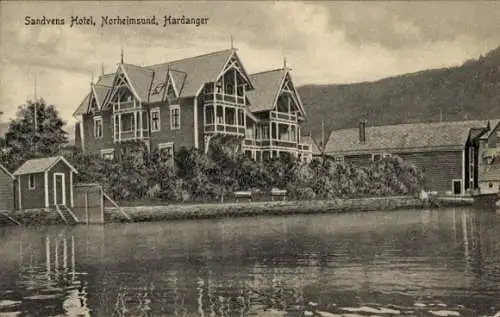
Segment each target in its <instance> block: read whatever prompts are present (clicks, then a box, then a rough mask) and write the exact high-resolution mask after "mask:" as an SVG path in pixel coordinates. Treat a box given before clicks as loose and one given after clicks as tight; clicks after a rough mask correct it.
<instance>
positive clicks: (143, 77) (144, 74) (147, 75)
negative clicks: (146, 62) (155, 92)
mask: <svg viewBox="0 0 500 317" xmlns="http://www.w3.org/2000/svg"><path fill="white" fill-rule="evenodd" d="M123 70H124V71H125V73H126V75H127V78H128V79H130V85H131V86H132V87H133V88H134V90H135V92H136V93H137V95H138V97H139V99H140V100H141V101H142V102H146V101H147V100H148V96H149V90H150V87H151V84H152V81H153V76H154V72H153V70H151V69H148V68H145V67H140V66H136V65H132V64H123Z"/></svg>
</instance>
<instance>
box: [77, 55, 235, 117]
mask: <svg viewBox="0 0 500 317" xmlns="http://www.w3.org/2000/svg"><path fill="white" fill-rule="evenodd" d="M235 51H236V50H235V49H229V50H223V51H218V52H213V53H209V54H205V55H200V56H194V57H189V58H184V59H180V60H175V61H171V62H167V63H162V64H157V65H151V66H145V67H142V66H137V65H132V64H123V68H124V70H125V73H126V75H127V76H128V78H129V79H130V82H131V85H132V87H133V89H134V90H135V92H136V93H137V95H138V97H139V98H140V99H141V100H142V101H143V102H145V101H148V100H149V101H150V102H157V101H161V100H162V97H163V92H162V93H161V94H154V95H153V94H150V90H151V92H152V90H153V89H154V88H155V87H156V86H157V85H158V84H162V83H166V81H167V80H168V76H167V74H168V72H169V71H170V72H171V75H172V79H173V80H174V84H175V87H176V88H177V90H178V93H179V97H192V96H195V95H196V94H197V92H198V90H199V89H200V88H201V87H202V85H203V84H205V83H206V82H211V81H214V80H215V79H216V78H217V76H218V75H219V74H220V73H221V72H222V70H223V68H224V66H225V65H226V63H227V61H228V60H229V58H230V57H231V56H232V55H233V53H234V52H235ZM153 72H154V75H153ZM114 76H115V74H108V75H105V76H104V77H103V78H100V79H99V81H98V82H97V84H96V86H98V85H103V86H109V87H111V86H112V85H113V80H114ZM108 90H109V88H108V87H105V88H102V91H103V93H104V96H105V95H106V93H107V92H108ZM148 97H149V99H148ZM98 99H99V102H102V101H103V100H104V97H103V98H98ZM88 103H89V95H87V96H85V98H84V100H83V101H82V103H81V104H80V105H79V107H78V108H77V109H76V111H75V112H74V114H73V115H75V116H76V115H81V114H83V113H86V112H87V107H88ZM99 106H101V105H99Z"/></svg>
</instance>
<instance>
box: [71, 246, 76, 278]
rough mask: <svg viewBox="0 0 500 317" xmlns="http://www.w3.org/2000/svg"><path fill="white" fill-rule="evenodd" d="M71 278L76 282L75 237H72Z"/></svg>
mask: <svg viewBox="0 0 500 317" xmlns="http://www.w3.org/2000/svg"><path fill="white" fill-rule="evenodd" d="M71 277H72V280H73V281H74V280H75V236H71Z"/></svg>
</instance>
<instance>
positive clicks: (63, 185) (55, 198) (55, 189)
mask: <svg viewBox="0 0 500 317" xmlns="http://www.w3.org/2000/svg"><path fill="white" fill-rule="evenodd" d="M57 176H62V199H63V205H65V206H66V175H64V173H54V176H53V182H54V188H53V189H54V190H53V192H54V206H55V205H57V186H56V177H57Z"/></svg>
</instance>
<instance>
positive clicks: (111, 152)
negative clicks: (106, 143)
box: [99, 148, 115, 158]
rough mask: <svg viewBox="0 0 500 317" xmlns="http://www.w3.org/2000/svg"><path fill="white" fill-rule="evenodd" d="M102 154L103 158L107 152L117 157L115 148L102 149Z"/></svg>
mask: <svg viewBox="0 0 500 317" xmlns="http://www.w3.org/2000/svg"><path fill="white" fill-rule="evenodd" d="M99 153H100V155H101V157H102V158H104V155H106V154H113V158H114V157H115V150H114V149H112V148H110V149H102V150H100V151H99Z"/></svg>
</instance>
